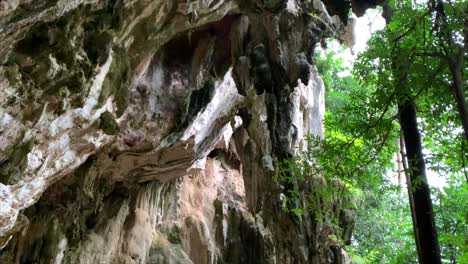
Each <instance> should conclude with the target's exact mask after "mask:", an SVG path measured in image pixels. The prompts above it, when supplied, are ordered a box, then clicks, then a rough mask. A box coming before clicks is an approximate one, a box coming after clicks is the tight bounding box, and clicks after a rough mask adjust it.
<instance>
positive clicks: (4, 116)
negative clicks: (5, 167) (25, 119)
mask: <svg viewBox="0 0 468 264" xmlns="http://www.w3.org/2000/svg"><path fill="white" fill-rule="evenodd" d="M23 131H24V126H23V125H22V124H21V123H20V122H18V121H17V120H15V119H14V118H13V117H12V116H11V115H9V114H8V113H6V112H3V110H1V109H0V163H1V162H3V161H4V160H6V159H7V158H8V155H9V154H10V153H8V150H9V149H10V148H11V147H13V146H14V145H16V144H17V143H18V142H19V141H20V140H21V136H22V134H23Z"/></svg>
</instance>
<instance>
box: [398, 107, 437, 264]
mask: <svg viewBox="0 0 468 264" xmlns="http://www.w3.org/2000/svg"><path fill="white" fill-rule="evenodd" d="M398 108H399V109H398V110H399V119H400V125H401V129H402V131H403V138H404V141H405V148H406V157H407V160H408V169H409V171H408V173H409V175H410V182H409V184H408V188H410V192H411V194H412V198H413V202H414V208H411V210H412V212H411V213H412V216H413V218H414V219H415V222H416V224H417V227H416V228H415V230H416V233H417V234H416V236H415V240H416V245H418V258H419V263H421V264H429V263H431V264H432V263H434V264H439V263H441V257H440V249H439V241H438V237H437V231H436V228H435V220H434V210H433V208H432V200H431V192H430V189H429V185H428V183H427V177H426V166H425V163H424V158H423V154H422V145H421V135H420V133H419V130H418V123H417V119H416V107H415V105H414V102H413V101H409V100H405V101H404V102H402V103H401V104H400V105H399V106H398ZM410 199H411V196H410ZM410 203H411V200H410Z"/></svg>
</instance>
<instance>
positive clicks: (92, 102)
mask: <svg viewBox="0 0 468 264" xmlns="http://www.w3.org/2000/svg"><path fill="white" fill-rule="evenodd" d="M111 63H112V52H110V54H109V57H108V59H107V61H106V63H105V64H104V65H103V66H102V67H101V69H100V70H99V72H98V74H97V75H96V77H95V79H94V82H93V83H92V85H91V88H90V92H89V95H88V97H87V99H86V102H85V104H84V107H83V108H82V109H80V108H79V109H72V110H69V111H67V112H65V113H64V114H63V115H61V116H59V117H57V118H56V119H55V120H53V121H52V122H51V123H50V124H49V123H48V122H47V121H48V120H47V118H41V120H43V121H42V122H38V125H40V126H47V127H48V129H49V131H50V132H49V135H42V136H45V138H49V140H47V141H45V142H43V143H42V144H40V145H37V146H35V147H34V148H33V149H32V150H31V151H30V152H29V153H28V155H27V166H26V169H25V170H24V177H23V179H22V180H21V181H20V182H18V183H16V184H14V185H3V184H0V236H2V235H3V234H5V233H6V232H7V231H8V230H10V229H11V228H12V227H13V225H14V224H15V221H16V218H17V216H18V212H19V211H20V210H22V209H25V208H27V207H29V206H31V205H32V204H33V203H34V202H35V201H36V200H37V199H39V197H40V196H41V194H42V192H43V191H44V190H45V189H47V187H48V186H49V185H50V184H52V183H53V182H54V181H56V180H57V179H59V178H61V177H63V176H64V175H67V174H69V173H71V172H73V171H74V170H75V169H76V168H77V167H78V166H79V165H81V164H82V163H83V162H85V161H86V159H87V158H88V157H89V155H91V154H93V153H94V152H95V151H96V150H97V149H99V148H100V147H101V146H102V145H104V144H107V143H109V142H110V141H111V137H110V136H107V135H105V134H104V133H102V132H101V131H97V132H94V133H92V134H87V133H91V132H87V129H88V128H89V126H90V125H91V124H92V122H93V121H95V120H96V119H97V118H99V116H100V114H101V113H102V112H103V111H105V110H106V109H107V108H109V105H110V104H109V101H108V102H107V103H106V104H105V105H104V106H103V107H101V108H100V109H96V108H97V106H98V105H97V104H98V98H99V95H100V93H101V90H102V83H103V81H104V79H105V77H106V75H107V73H108V71H109V68H110V65H111ZM1 117H2V119H0V121H1V120H4V119H6V121H2V122H10V123H11V122H13V121H11V119H10V118H8V117H7V116H5V114H3V115H2V116H1ZM40 129H41V128H40V127H39V128H38V130H40ZM72 134H73V135H75V136H76V137H73V138H71V135H72ZM0 140H2V137H0Z"/></svg>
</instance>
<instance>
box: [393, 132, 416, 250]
mask: <svg viewBox="0 0 468 264" xmlns="http://www.w3.org/2000/svg"><path fill="white" fill-rule="evenodd" d="M398 141H399V143H400V156H401V163H402V165H403V172H402V173H403V174H404V175H405V179H406V186H407V188H408V200H409V204H410V210H411V220H412V223H413V233H414V238H415V239H414V240H415V242H416V249H417V250H416V251H417V252H418V258H419V259H422V255H421V252H422V249H421V244H420V243H419V241H420V239H419V235H418V223H417V222H416V216H415V214H414V212H416V210H415V209H414V208H415V207H414V198H413V192H411V178H410V175H409V169H408V163H407V161H406V150H405V142H404V138H403V131H401V130H400V138H399V140H398Z"/></svg>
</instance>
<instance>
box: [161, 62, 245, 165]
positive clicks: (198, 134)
mask: <svg viewBox="0 0 468 264" xmlns="http://www.w3.org/2000/svg"><path fill="white" fill-rule="evenodd" d="M242 100H243V96H241V95H239V94H238V92H237V89H236V86H235V83H234V80H233V79H232V76H231V69H230V70H229V71H228V72H227V73H226V74H225V75H224V78H223V81H222V82H221V84H219V85H217V87H216V89H215V94H214V96H213V98H212V100H211V101H210V103H208V105H207V106H206V108H205V109H204V111H202V112H200V113H198V114H197V116H196V117H195V118H194V120H193V121H192V122H191V123H190V125H189V126H188V127H187V129H185V131H184V132H183V134H182V136H180V137H179V138H177V139H176V141H175V142H178V141H179V142H188V140H189V139H190V138H193V139H194V143H195V144H194V146H193V153H195V155H194V161H193V164H192V165H191V166H189V167H188V168H187V171H188V170H190V169H192V168H204V166H205V162H206V156H207V155H208V153H209V152H210V151H211V150H212V149H213V147H214V146H215V145H216V143H218V141H219V140H220V139H221V138H222V136H223V134H229V130H230V129H231V130H232V127H231V124H230V122H229V121H230V116H232V115H233V111H234V109H236V106H237V105H239V104H240V103H241V102H242ZM223 118H225V119H226V124H224V125H223V126H222V127H221V128H220V127H219V125H220V124H219V122H220V121H219V120H220V119H223ZM231 135H232V133H231ZM207 140H209V141H210V142H211V144H208V145H209V146H210V147H209V148H206V147H205V146H206V144H202V143H204V142H206V141H207ZM224 140H229V139H226V138H224ZM175 142H174V138H173V137H171V136H170V137H168V138H166V139H165V140H163V142H162V143H161V144H160V145H159V146H158V148H157V149H156V151H159V150H161V149H165V148H169V147H170V146H171V145H173V144H174V143H175ZM201 147H203V148H201Z"/></svg>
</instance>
